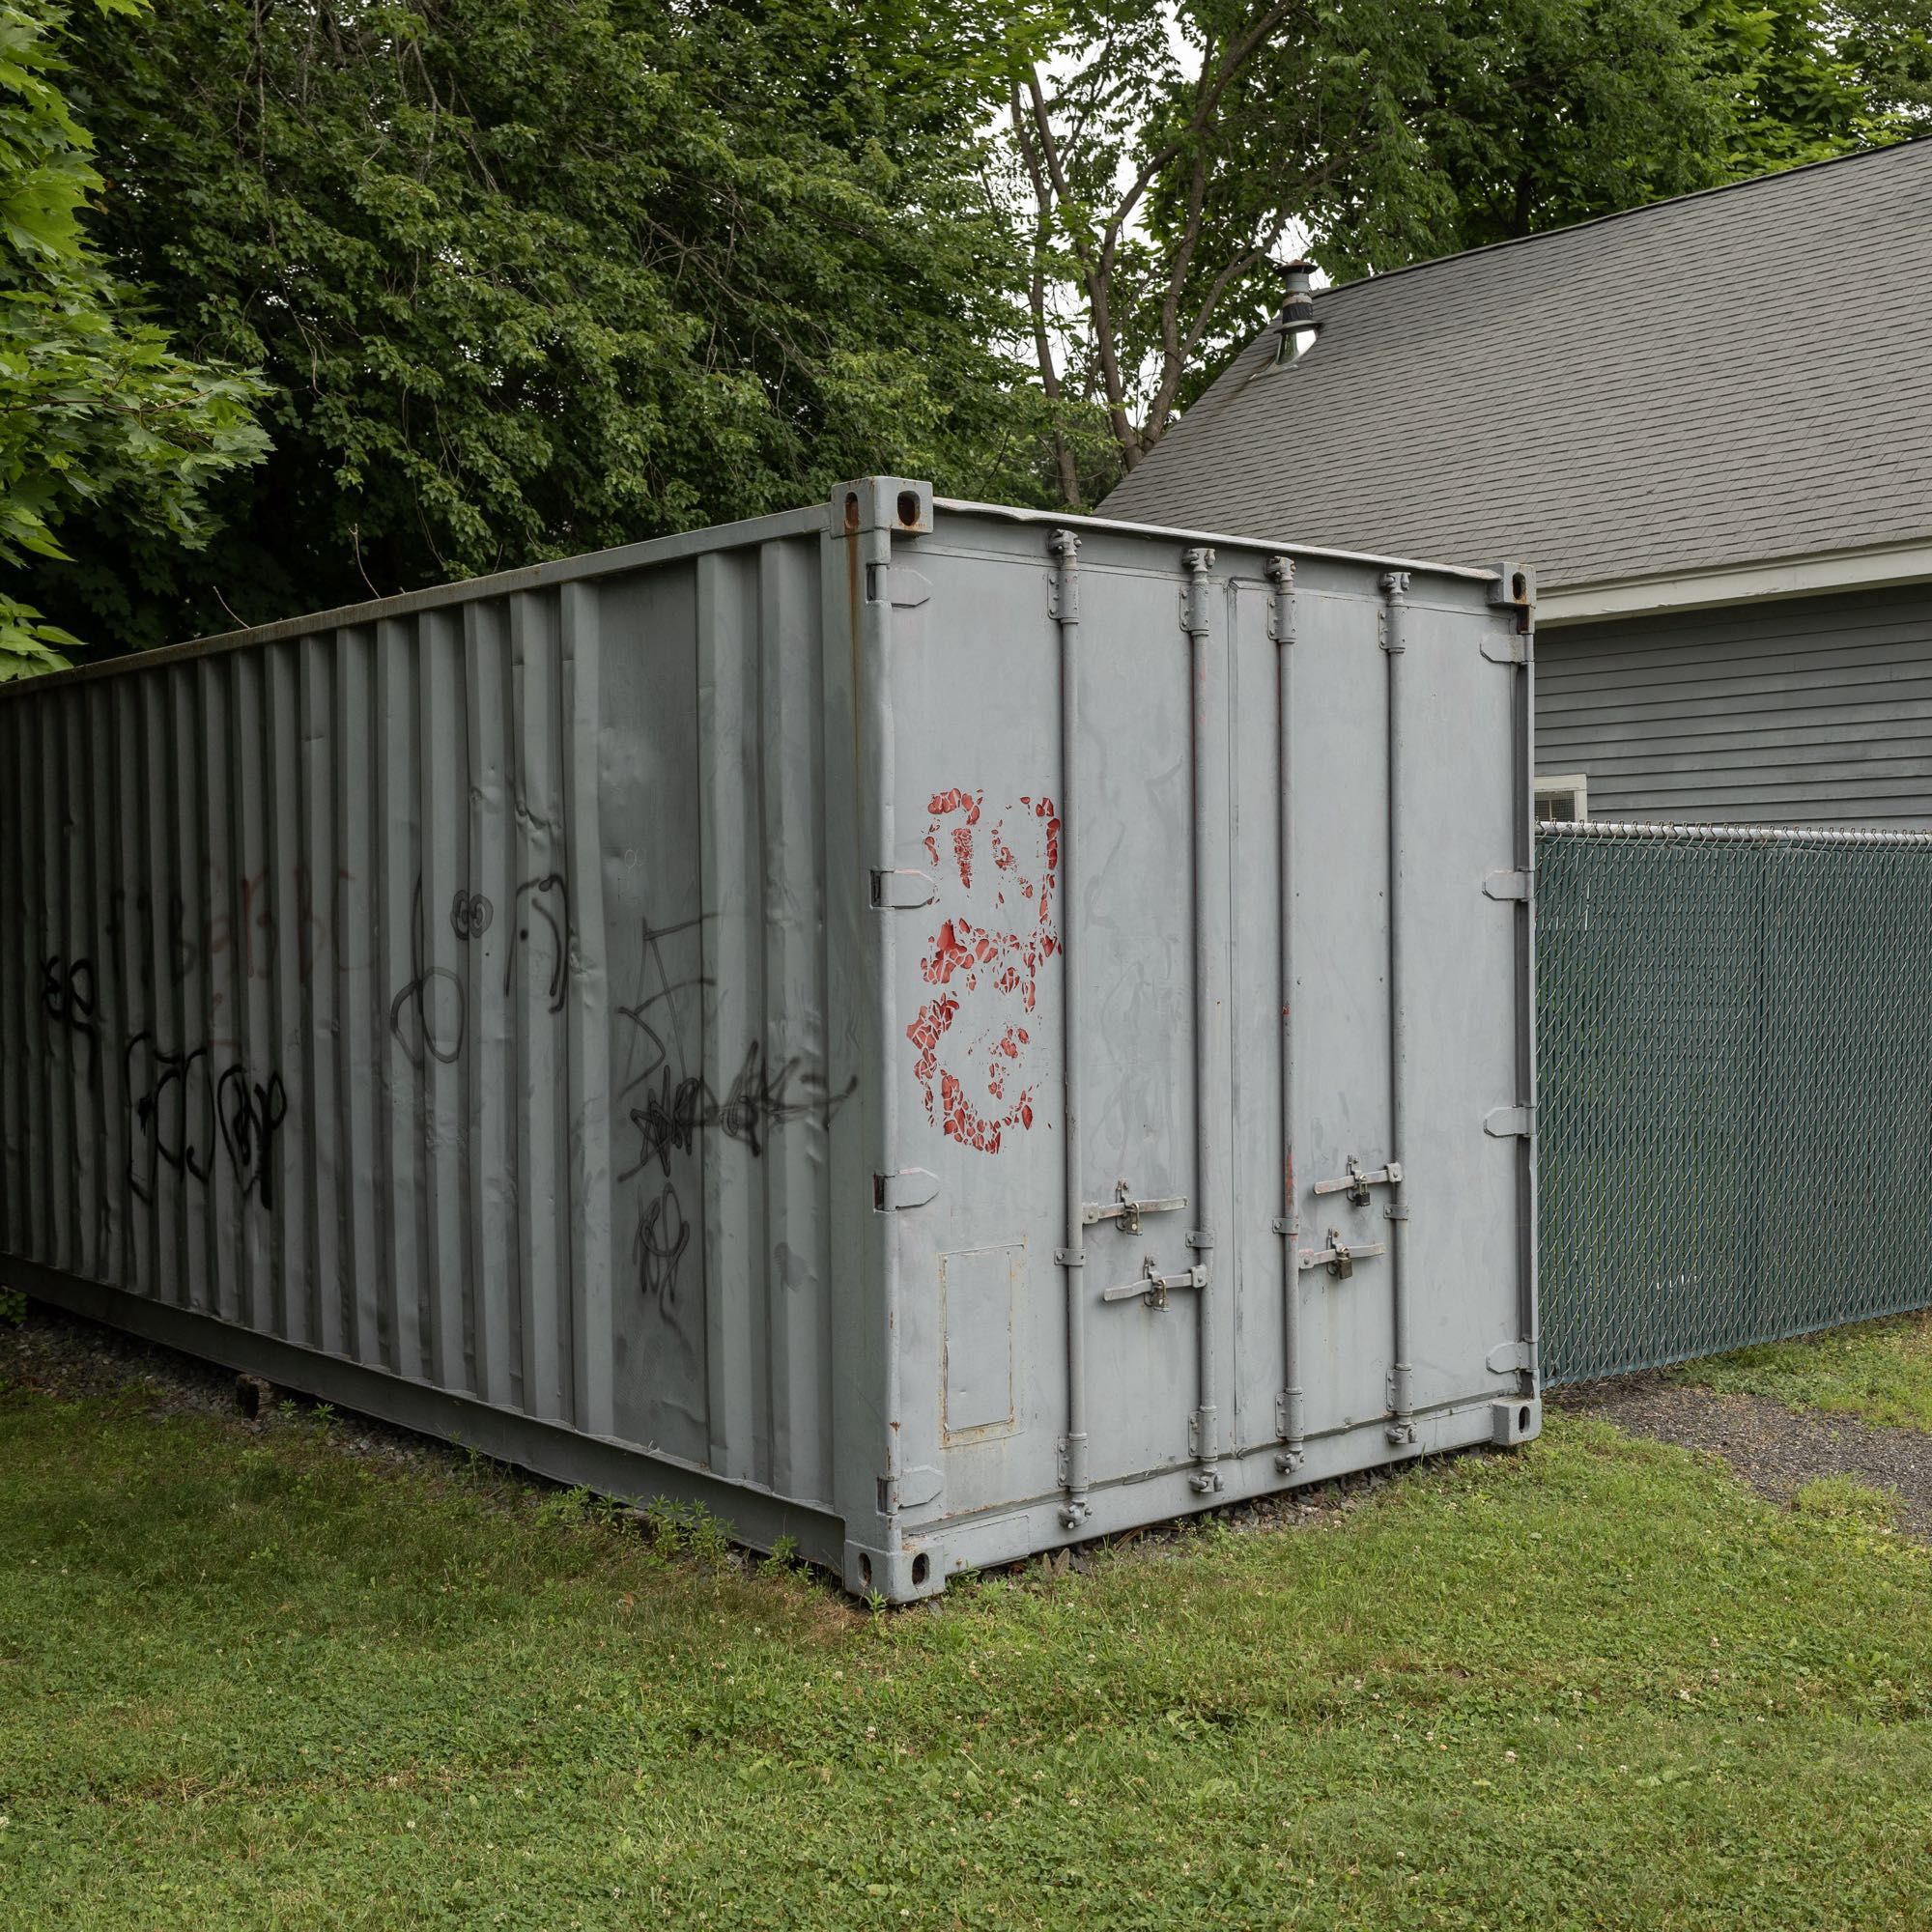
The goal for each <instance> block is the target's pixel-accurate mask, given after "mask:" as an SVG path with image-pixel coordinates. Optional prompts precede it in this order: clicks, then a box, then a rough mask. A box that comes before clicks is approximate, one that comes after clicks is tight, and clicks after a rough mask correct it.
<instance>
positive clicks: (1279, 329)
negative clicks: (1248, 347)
mask: <svg viewBox="0 0 1932 1932" xmlns="http://www.w3.org/2000/svg"><path fill="white" fill-rule="evenodd" d="M1314 278H1315V264H1314V263H1313V262H1311V261H1309V260H1308V259H1307V258H1306V257H1305V256H1301V257H1297V258H1296V259H1295V260H1294V261H1293V262H1284V263H1283V264H1282V266H1281V285H1282V293H1283V295H1284V296H1285V297H1286V298H1287V299H1286V300H1285V301H1284V302H1283V303H1282V309H1281V313H1280V315H1278V316H1277V317H1276V318H1275V330H1276V333H1275V345H1274V365H1275V367H1276V368H1277V369H1279V368H1281V367H1282V366H1283V365H1284V364H1285V363H1289V362H1293V360H1294V359H1295V358H1296V357H1297V356H1300V355H1306V354H1307V353H1308V351H1309V349H1310V348H1312V347H1313V346H1314V342H1315V338H1316V336H1317V335H1319V334H1320V333H1321V324H1320V323H1319V322H1317V321H1316V319H1315V279H1314Z"/></svg>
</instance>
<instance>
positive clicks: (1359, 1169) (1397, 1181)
mask: <svg viewBox="0 0 1932 1932" xmlns="http://www.w3.org/2000/svg"><path fill="white" fill-rule="evenodd" d="M1401 1185H1402V1162H1401V1161H1399V1160H1392V1161H1390V1162H1389V1164H1388V1165H1387V1166H1386V1167H1378V1168H1375V1169H1373V1170H1369V1169H1365V1168H1364V1167H1363V1166H1362V1163H1361V1162H1360V1161H1359V1160H1357V1159H1356V1158H1355V1156H1354V1155H1353V1154H1350V1156H1349V1171H1348V1173H1347V1174H1345V1175H1344V1176H1343V1177H1342V1178H1341V1179H1339V1180H1318V1181H1317V1182H1316V1183H1315V1192H1316V1193H1317V1194H1346V1195H1347V1196H1348V1198H1349V1199H1350V1202H1352V1203H1353V1204H1354V1206H1356V1207H1357V1208H1366V1207H1367V1206H1368V1205H1369V1189H1370V1188H1372V1187H1399V1186H1401Z"/></svg>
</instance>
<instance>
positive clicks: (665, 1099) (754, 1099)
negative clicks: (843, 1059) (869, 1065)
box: [617, 1039, 859, 1180]
mask: <svg viewBox="0 0 1932 1932" xmlns="http://www.w3.org/2000/svg"><path fill="white" fill-rule="evenodd" d="M858 1091H859V1076H858V1075H857V1074H856V1073H855V1074H853V1075H852V1077H851V1078H850V1079H849V1080H848V1081H847V1082H846V1083H845V1085H844V1086H843V1087H841V1088H840V1089H838V1092H836V1093H835V1092H833V1091H832V1088H831V1086H830V1085H829V1083H828V1082H827V1080H826V1077H825V1075H824V1074H823V1073H822V1072H820V1071H819V1070H818V1069H817V1068H815V1067H808V1066H807V1065H805V1061H804V1057H803V1055H800V1054H793V1055H792V1057H791V1058H790V1059H789V1060H787V1061H785V1062H783V1063H782V1064H781V1065H780V1066H779V1067H778V1068H777V1070H776V1072H774V1070H773V1067H772V1064H771V1062H770V1060H769V1059H768V1058H767V1055H766V1052H765V1044H764V1042H763V1041H762V1040H757V1039H754V1040H753V1041H752V1043H751V1044H750V1045H749V1046H747V1047H746V1049H745V1058H744V1060H743V1062H742V1063H741V1064H740V1065H739V1068H738V1071H737V1074H736V1076H735V1077H734V1078H733V1079H732V1082H731V1087H730V1091H729V1092H728V1093H727V1094H725V1098H724V1099H723V1100H719V1099H717V1098H716V1097H715V1096H714V1095H713V1094H712V1093H711V1090H710V1089H709V1088H708V1087H707V1086H706V1085H705V1083H704V1082H703V1080H701V1079H700V1078H698V1076H697V1075H696V1074H686V1075H684V1076H683V1077H682V1078H673V1076H672V1073H671V1069H670V1068H669V1067H668V1066H664V1065H660V1066H659V1068H658V1069H657V1081H656V1084H655V1085H654V1086H649V1087H647V1088H646V1089H645V1093H644V1096H643V1101H642V1104H641V1105H639V1106H636V1107H633V1108H631V1110H630V1116H631V1124H632V1125H633V1126H635V1127H636V1128H637V1130H638V1159H637V1163H636V1165H635V1166H633V1167H630V1168H627V1169H626V1170H625V1171H624V1173H622V1174H620V1175H619V1176H618V1177H617V1178H618V1179H620V1180H629V1179H631V1178H632V1176H634V1175H637V1174H641V1173H642V1172H643V1171H644V1169H645V1168H647V1167H649V1166H650V1165H651V1164H652V1163H653V1162H656V1163H657V1165H658V1167H659V1168H660V1169H661V1170H662V1172H663V1173H665V1174H666V1175H668V1174H669V1173H670V1157H671V1155H672V1154H673V1153H690V1152H691V1151H692V1150H693V1149H694V1148H695V1147H696V1142H697V1135H698V1133H699V1132H700V1130H702V1129H703V1128H706V1127H716V1128H718V1129H719V1130H720V1131H721V1132H723V1133H724V1135H725V1138H726V1139H727V1140H733V1141H736V1142H738V1144H739V1145H740V1146H741V1147H744V1148H746V1149H748V1150H749V1151H750V1152H751V1154H752V1156H753V1159H759V1158H762V1157H763V1154H764V1151H765V1148H766V1145H767V1143H768V1141H769V1138H770V1135H771V1131H772V1129H773V1128H774V1127H781V1126H784V1125H786V1124H787V1123H789V1122H793V1121H811V1120H815V1121H817V1122H818V1123H819V1125H820V1126H828V1127H829V1126H830V1125H831V1124H832V1118H833V1116H834V1115H835V1114H837V1113H838V1109H839V1108H840V1107H842V1106H843V1105H844V1104H845V1102H846V1101H847V1100H849V1099H850V1098H851V1097H852V1095H853V1094H856V1093H857V1092H858Z"/></svg>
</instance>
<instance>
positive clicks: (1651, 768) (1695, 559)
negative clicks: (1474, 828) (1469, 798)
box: [1105, 141, 1932, 826]
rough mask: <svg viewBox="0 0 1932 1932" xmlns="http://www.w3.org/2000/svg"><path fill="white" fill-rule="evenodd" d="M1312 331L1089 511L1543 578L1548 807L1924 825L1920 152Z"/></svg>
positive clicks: (1461, 282)
mask: <svg viewBox="0 0 1932 1932" xmlns="http://www.w3.org/2000/svg"><path fill="white" fill-rule="evenodd" d="M1304 313H1305V311H1304ZM1285 314H1287V312H1286V311H1285ZM1313 322H1314V325H1315V328H1314V330H1313V331H1309V330H1306V329H1301V328H1295V329H1293V330H1291V329H1290V328H1289V327H1287V325H1286V323H1285V322H1282V321H1278V322H1277V323H1276V324H1274V325H1273V326H1271V327H1269V328H1268V329H1266V330H1264V332H1263V333H1262V334H1261V335H1260V336H1258V337H1257V338H1256V339H1255V340H1254V341H1253V342H1251V343H1250V344H1249V345H1248V346H1247V348H1246V349H1245V350H1243V352H1242V353H1241V354H1240V355H1239V356H1238V357H1237V358H1236V360H1235V362H1234V363H1233V364H1232V365H1231V366H1230V367H1229V368H1228V370H1227V371H1226V372H1225V373H1224V374H1223V375H1222V376H1221V377H1220V379H1219V380H1218V381H1217V382H1216V383H1215V384H1213V385H1212V387H1211V388H1209V389H1208V392H1207V394H1206V395H1205V396H1204V397H1203V398H1202V399H1201V400H1200V401H1199V402H1198V403H1197V404H1196V405H1195V406H1194V407H1193V408H1192V409H1191V410H1189V411H1188V412H1187V413H1186V415H1185V416H1184V417H1183V418H1182V419H1181V421H1180V422H1179V424H1178V425H1177V426H1176V427H1175V428H1174V429H1173V430H1172V431H1171V432H1170V433H1169V435H1168V436H1167V437H1166V438H1165V439H1164V440H1162V441H1161V442H1160V443H1159V444H1158V445H1157V446H1156V447H1155V448H1154V449H1153V450H1152V451H1151V453H1150V454H1149V456H1148V457H1147V458H1146V460H1145V461H1144V462H1142V464H1141V465H1140V466H1139V467H1138V468H1137V469H1135V470H1134V471H1133V472H1132V473H1131V474H1130V475H1129V476H1128V477H1127V478H1126V480H1125V481H1124V482H1123V483H1122V485H1121V486H1120V487H1119V488H1118V489H1117V490H1116V491H1115V492H1114V493H1113V495H1112V496H1110V497H1108V498H1107V502H1106V505H1105V510H1106V514H1107V515H1108V516H1110V517H1118V518H1122V519H1127V520H1131V521H1136V522H1148V523H1155V522H1158V523H1166V524H1186V525H1189V526H1193V527H1195V528H1205V529H1226V530H1229V531H1231V532H1235V533H1238V534H1241V535H1249V536H1264V535H1265V536H1278V537H1287V536H1293V538H1295V539H1296V540H1298V541H1300V542H1304V543H1321V544H1326V545H1332V546H1335V547H1337V548H1341V549H1357V550H1376V551H1382V552H1386V551H1388V550H1390V549H1397V550H1403V551H1406V552H1407V553H1408V554H1412V555H1417V556H1439V557H1444V558H1450V559H1458V560H1464V561H1481V562H1489V561H1492V560H1493V559H1494V558H1496V557H1498V556H1501V555H1505V554H1507V555H1509V556H1512V557H1521V558H1525V559H1527V560H1528V561H1529V562H1531V563H1533V564H1534V565H1535V566H1536V567H1537V571H1538V575H1539V580H1540V603H1539V610H1538V632H1539V636H1538V640H1537V706H1536V726H1537V733H1538V756H1537V767H1538V772H1539V775H1540V776H1539V789H1540V791H1541V792H1542V794H1543V797H1544V801H1545V803H1544V807H1543V809H1544V810H1545V811H1546V812H1548V813H1550V814H1553V815H1557V816H1574V815H1580V814H1582V813H1587V815H1589V816H1590V817H1593V818H1645V819H1663V820H1676V821H1728V822H1733V823H1744V824H1765V823H1799V824H1865V825H1889V826H1932V141H1920V142H1914V143H1908V144H1905V145H1902V146H1898V147H1892V148H1887V149H1881V150H1877V151H1873V152H1870V153H1866V154H1861V155H1856V156H1847V157H1844V158H1842V159H1839V160H1834V161H1827V162H1823V163H1820V164H1817V165H1815V166H1811V167H1804V168H1796V169H1793V170H1790V171H1789V172H1787V173H1783V174H1778V175H1771V176H1766V177H1763V178H1761V179H1759V180H1756V181H1751V182H1746V183H1742V184H1739V185H1735V186H1731V187H1725V188H1719V189H1714V190H1711V191H1708V192H1706V193H1702V194H1694V195H1687V196H1684V197H1682V198H1680V199H1677V200H1673V201H1665V202H1658V203H1654V204H1652V205H1651V206H1649V207H1646V208H1640V209H1634V210H1632V211H1630V212H1628V213H1623V214H1616V215H1610V216H1605V217H1604V218H1602V219H1600V220H1596V221H1589V222H1583V223H1579V224H1577V226H1574V227H1570V228H1564V229H1557V230H1552V231H1549V232H1548V233H1545V234H1541V235H1536V236H1531V237H1528V238H1526V239H1524V240H1522V241H1509V242H1503V243H1500V244H1498V245H1496V246H1494V247H1490V248H1482V249H1476V250H1472V251H1471V252H1469V253H1466V254H1462V255H1454V256H1449V257H1445V258H1444V259H1441V260H1439V261H1435V262H1427V263H1422V264H1420V265H1418V266H1416V267H1414V268H1410V269H1406V270H1401V271H1399V272H1397V273H1393V274H1387V275H1378V276H1375V277H1373V278H1370V279H1367V280H1364V281H1358V282H1352V283H1349V284H1346V285H1344V286H1342V287H1339V288H1332V289H1325V290H1322V291H1321V292H1319V293H1318V294H1316V296H1315V297H1314V304H1313ZM1297 351H1298V352H1299V353H1296V352H1297Z"/></svg>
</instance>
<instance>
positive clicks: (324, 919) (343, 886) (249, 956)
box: [106, 866, 368, 988]
mask: <svg viewBox="0 0 1932 1932" xmlns="http://www.w3.org/2000/svg"><path fill="white" fill-rule="evenodd" d="M288 876H289V887H288V891H287V893H286V894H285V895H281V899H280V903H279V905H278V904H277V896H276V895H275V894H273V893H272V892H271V891H270V878H271V875H270V871H269V870H268V868H267V867H264V868H263V869H262V870H261V871H259V872H251V873H245V874H243V875H242V876H241V878H239V879H238V880H237V881H236V900H237V903H236V905H235V907H234V908H233V909H232V910H221V911H216V912H213V913H212V914H211V915H210V916H209V917H208V918H207V919H204V920H196V919H194V918H192V917H191V916H190V914H189V911H188V907H187V901H186V900H185V898H184V897H183V896H182V895H181V894H180V893H170V894H168V895H167V896H166V898H165V899H157V898H156V895H154V894H152V893H148V892H133V893H130V892H128V891H126V890H125V889H123V888H120V887H116V888H115V890H114V891H113V892H112V893H110V894H109V895H108V901H107V924H106V937H107V940H108V943H109V946H110V947H111V949H112V951H113V953H114V955H115V956H117V957H118V956H121V955H122V952H123V949H124V946H126V945H127V944H128V942H129V941H131V942H132V946H133V952H134V959H135V962H136V964H135V971H136V974H137V977H138V978H139V980H140V981H141V983H142V984H143V985H144V986H147V987H150V988H152V987H153V986H154V984H155V978H156V960H157V959H158V960H159V962H160V965H161V970H162V971H163V972H164V973H165V974H166V976H167V978H168V980H170V981H171V982H172V983H173V984H175V985H177V986H179V985H181V984H182V983H183V982H184V981H185V980H187V979H188V978H190V976H192V974H193V973H194V972H195V971H196V969H197V968H199V969H201V970H203V971H206V970H209V969H211V968H212V967H213V965H214V964H215V962H216V961H217V960H219V959H221V958H222V957H223V956H224V955H225V954H227V953H229V952H231V951H232V952H233V953H234V955H235V964H236V971H237V972H238V974H239V975H240V977H241V979H243V980H266V979H269V978H270V976H271V975H272V974H273V973H274V971H275V968H276V964H277V962H278V961H279V960H280V958H281V956H282V949H283V947H284V946H285V945H287V944H289V943H290V942H291V938H292V939H293V944H294V948H295V968H296V978H297V980H298V981H299V983H300V984H302V985H304V986H306V985H307V984H309V983H310V981H311V980H313V979H314V977H315V970H316V967H317V966H318V965H319V964H321V963H322V961H323V960H324V958H325V957H326V956H327V955H329V954H333V955H334V965H335V970H336V971H337V972H350V971H354V970H356V969H357V968H358V967H359V966H365V965H366V964H367V963H368V962H367V961H356V960H352V959H350V958H348V957H347V956H346V955H345V953H344V952H343V950H342V947H341V944H340V936H341V935H342V934H344V933H347V932H352V931H354V930H355V906H354V904H353V903H352V900H353V895H354V891H355V873H354V872H352V871H350V870H349V869H348V867H338V868H337V869H336V874H335V877H334V879H333V880H332V881H331V882H329V884H328V885H327V886H326V887H325V888H324V890H323V892H322V893H321V895H320V897H318V894H317V891H316V886H315V880H314V876H313V874H312V873H311V872H310V870H309V868H308V867H306V866H294V867H290V869H289V875H288ZM205 884H206V895H205V900H206V903H208V904H210V905H219V904H220V903H221V901H222V900H223V899H224V898H225V897H226V896H227V887H226V884H225V875H223V874H222V873H221V872H219V871H218V870H217V869H216V868H215V867H210V868H209V870H208V874H207V878H206V882H205Z"/></svg>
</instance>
